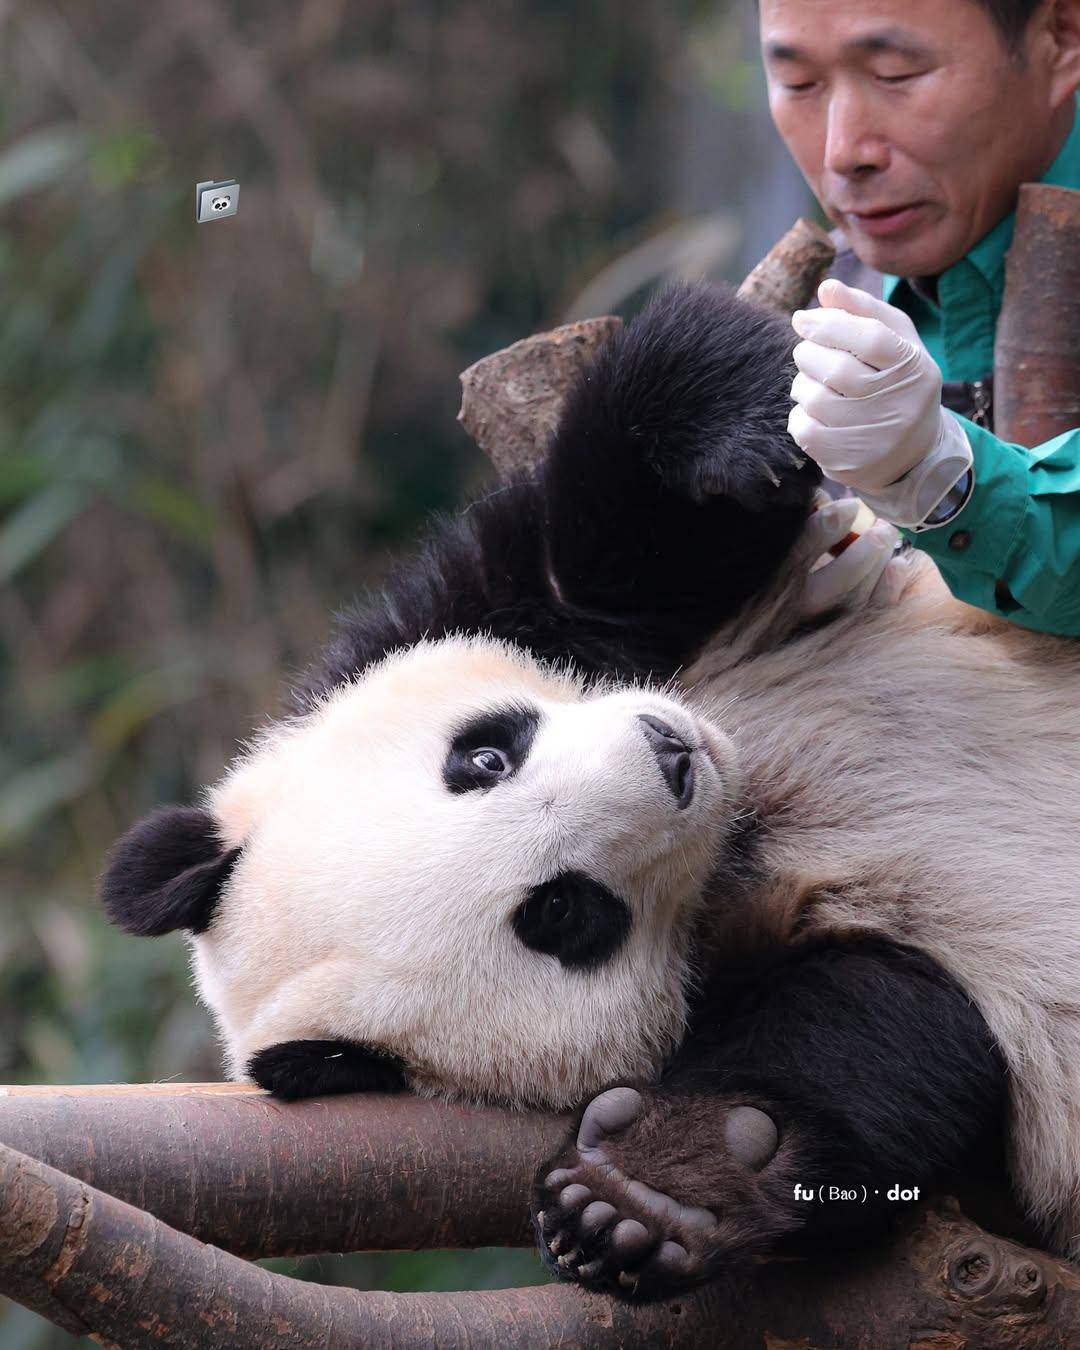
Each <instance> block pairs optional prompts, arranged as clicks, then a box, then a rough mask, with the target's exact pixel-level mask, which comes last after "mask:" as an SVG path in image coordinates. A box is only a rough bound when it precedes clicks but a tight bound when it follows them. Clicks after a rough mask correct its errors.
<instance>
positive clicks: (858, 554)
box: [803, 520, 900, 614]
mask: <svg viewBox="0 0 1080 1350" xmlns="http://www.w3.org/2000/svg"><path fill="white" fill-rule="evenodd" d="M899 538H900V534H899V531H898V530H896V529H894V528H893V526H892V525H889V524H887V523H886V522H885V521H883V520H879V521H877V522H876V523H875V524H874V525H873V527H872V528H871V529H869V530H867V532H866V533H865V534H862V535H860V536H859V538H858V539H856V540H855V542H854V543H853V544H852V545H851V546H850V547H849V548H847V549H846V550H845V551H844V552H843V553H842V554H841V555H840V557H839V558H834V559H833V561H832V562H829V563H826V564H825V566H824V567H819V568H818V570H817V571H816V572H811V574H810V575H809V577H807V579H806V587H805V589H804V591H803V609H804V612H805V613H806V614H818V613H820V612H821V611H822V610H825V609H829V608H831V607H832V606H833V605H836V604H838V603H840V602H844V603H846V604H853V605H860V604H865V602H866V601H867V600H868V599H869V598H870V595H871V593H872V592H873V590H874V588H875V587H876V586H877V584H878V582H879V581H880V579H881V576H882V573H883V572H884V571H885V568H886V567H887V566H888V564H889V560H890V558H891V557H892V555H893V549H894V548H895V547H896V541H897V540H898V539H899Z"/></svg>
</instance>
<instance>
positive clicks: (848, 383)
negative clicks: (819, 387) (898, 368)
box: [792, 342, 874, 398]
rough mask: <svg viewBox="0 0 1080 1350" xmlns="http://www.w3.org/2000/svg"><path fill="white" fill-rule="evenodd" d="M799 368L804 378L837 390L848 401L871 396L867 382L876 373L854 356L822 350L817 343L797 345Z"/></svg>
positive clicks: (796, 352)
mask: <svg viewBox="0 0 1080 1350" xmlns="http://www.w3.org/2000/svg"><path fill="white" fill-rule="evenodd" d="M792 356H793V357H794V359H795V364H796V366H798V368H799V370H800V371H801V372H802V373H803V374H804V375H809V377H810V378H811V379H812V380H817V382H818V383H819V384H823V385H825V387H826V388H827V389H833V390H835V391H836V393H838V394H843V396H844V397H845V398H861V397H862V396H863V395H864V394H866V393H868V392H871V391H870V390H868V388H867V379H868V377H870V376H872V375H873V373H874V372H872V371H871V369H870V367H869V366H868V365H867V364H866V362H865V361H860V360H859V358H858V357H857V356H852V355H851V353H850V352H838V351H836V350H835V348H833V347H821V346H819V345H818V344H817V343H816V342H799V343H796V346H795V350H794V351H793V352H792Z"/></svg>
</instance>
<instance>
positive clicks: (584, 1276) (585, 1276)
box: [577, 1257, 604, 1283]
mask: <svg viewBox="0 0 1080 1350" xmlns="http://www.w3.org/2000/svg"><path fill="white" fill-rule="evenodd" d="M603 1271H604V1258H603V1257H599V1258H598V1259H597V1260H595V1261H589V1262H588V1263H587V1264H586V1265H584V1266H578V1273H577V1274H578V1279H579V1280H581V1281H582V1282H583V1283H588V1282H589V1280H595V1279H596V1277H597V1275H601V1274H603Z"/></svg>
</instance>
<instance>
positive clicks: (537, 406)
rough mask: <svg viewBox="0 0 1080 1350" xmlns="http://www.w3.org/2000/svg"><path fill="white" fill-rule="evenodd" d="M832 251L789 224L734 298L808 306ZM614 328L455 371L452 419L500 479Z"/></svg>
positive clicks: (522, 348)
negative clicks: (457, 397)
mask: <svg viewBox="0 0 1080 1350" xmlns="http://www.w3.org/2000/svg"><path fill="white" fill-rule="evenodd" d="M835 252H836V250H835V249H834V248H833V244H832V240H831V239H830V238H829V236H828V235H827V234H826V233H825V232H824V230H821V229H819V228H818V227H817V226H816V225H812V224H811V223H810V222H809V221H808V220H797V221H796V222H795V224H794V225H793V226H792V227H791V229H790V230H788V232H787V234H785V235H784V237H783V238H782V239H781V240H780V241H779V242H778V243H776V244H774V245H773V247H772V248H771V249H770V250H769V252H768V254H767V255H766V256H765V257H764V258H763V259H762V260H761V262H759V263H758V265H757V266H756V267H755V268H754V270H753V271H752V272H751V273H750V275H749V276H748V277H747V278H746V280H745V281H744V282H743V283H742V285H741V286H740V287H739V294H740V295H741V296H743V297H744V298H745V299H747V300H753V301H756V302H757V303H758V304H763V305H769V306H770V307H772V308H774V309H779V310H781V311H782V312H783V313H785V314H790V313H791V312H792V311H793V310H796V309H799V308H801V307H802V306H803V305H805V304H807V303H808V302H809V301H810V299H811V297H812V296H813V294H814V292H815V291H816V290H817V286H818V283H819V282H820V281H821V279H822V277H823V276H824V275H825V273H826V272H827V271H828V270H829V265H830V264H831V262H832V260H833V257H834V256H835ZM621 327H622V320H621V319H619V318H616V317H613V316H612V315H607V316H605V317H604V318H600V319H586V320H584V321H582V322H580V323H571V324H566V325H564V326H563V327H562V328H555V329H553V330H552V331H551V332H550V333H537V334H536V335H535V336H534V337H529V338H525V339H524V340H523V341H521V342H515V343H514V345H513V346H512V347H507V348H505V349H504V350H503V351H501V352H495V354H494V355H492V356H485V357H484V359H483V360H482V361H477V362H476V364H475V365H472V366H470V367H469V368H468V370H466V371H464V372H463V374H462V376H461V387H462V398H461V411H460V412H459V413H458V421H459V422H460V423H461V424H462V426H464V428H465V430H466V431H467V432H468V433H469V435H470V436H471V437H472V438H473V440H474V441H475V442H476V443H477V445H478V446H479V447H480V449H481V450H483V452H484V454H485V455H487V457H488V458H489V459H490V460H491V462H492V463H493V464H494V465H495V468H496V469H497V470H498V472H499V474H500V475H501V476H502V477H504V478H505V477H508V476H509V475H511V474H515V473H530V472H531V471H532V470H533V469H535V468H536V466H537V465H538V464H539V463H540V461H541V460H542V459H543V457H544V455H545V453H546V451H547V447H548V444H549V443H550V441H551V437H552V435H553V434H554V432H555V428H556V427H557V426H558V424H559V415H560V413H561V412H562V405H563V399H564V398H565V397H566V392H567V390H568V389H569V388H570V387H571V385H572V384H573V382H574V381H575V380H576V379H577V378H578V376H579V375H580V374H581V373H582V371H583V370H584V369H585V367H586V366H587V365H588V363H589V361H590V360H591V359H592V356H593V354H594V353H595V352H596V350H597V348H598V347H600V346H601V345H602V344H603V343H604V342H606V341H607V340H608V338H609V337H611V335H612V334H613V333H616V332H618V330H619V328H621Z"/></svg>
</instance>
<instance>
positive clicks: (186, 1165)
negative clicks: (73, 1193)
mask: <svg viewBox="0 0 1080 1350" xmlns="http://www.w3.org/2000/svg"><path fill="white" fill-rule="evenodd" d="M0 1091H3V1092H5V1093H6V1095H0V1143H3V1144H5V1145H7V1146H8V1147H10V1148H14V1149H18V1150H20V1151H21V1152H23V1153H28V1154H30V1156H31V1157H34V1158H37V1159H39V1160H40V1161H41V1162H44V1163H47V1164H49V1165H50V1166H52V1167H56V1168H58V1169H59V1170H60V1171H62V1172H66V1173H69V1174H70V1175H71V1176H73V1177H77V1178H78V1179H79V1180H81V1181H84V1182H87V1183H88V1184H90V1185H92V1186H96V1187H99V1188H100V1189H101V1190H103V1191H107V1192H108V1194H109V1195H113V1196H116V1197H118V1198H119V1199H121V1200H125V1201H127V1202H128V1203H129V1204H133V1205H138V1206H139V1208H140V1209H145V1210H148V1211H149V1212H150V1213H151V1214H153V1215H155V1216H156V1217H157V1218H159V1219H161V1220H163V1221H164V1222H165V1223H167V1224H170V1225H172V1226H173V1227H174V1228H179V1229H181V1230H182V1231H183V1232H185V1233H191V1234H192V1235H194V1236H195V1237H198V1238H201V1239H202V1240H203V1241H205V1242H212V1243H214V1244H215V1246H218V1247H223V1248H225V1249H226V1250H227V1251H230V1252H233V1253H235V1254H236V1255H239V1256H250V1257H254V1256H295V1255H302V1254H305V1253H310V1252H326V1251H362V1250H364V1251H373V1250H380V1249H384V1250H425V1249H428V1248H436V1247H486V1246H531V1245H532V1235H531V1232H530V1229H529V1223H528V1203H529V1192H530V1187H531V1184H532V1179H533V1173H534V1171H535V1169H536V1168H537V1167H538V1166H539V1165H540V1163H541V1162H543V1160H544V1159H545V1158H549V1157H551V1155H552V1154H553V1153H555V1152H556V1150H557V1148H558V1147H559V1145H560V1144H561V1143H562V1140H563V1138H564V1137H565V1135H566V1131H567V1128H568V1123H567V1120H566V1118H564V1117H560V1116H552V1115H542V1114H539V1113H535V1114H534V1113H528V1114H525V1113H522V1112H515V1111H501V1110H496V1109H482V1108H479V1107H464V1106H451V1105H447V1104H446V1103H444V1102H434V1101H426V1100H424V1099H423V1098H420V1097H413V1096H408V1095H402V1096H377V1095H374V1094H373V1095H363V1096H345V1097H337V1098H323V1099H321V1100H317V1101H303V1102H295V1103H292V1104H290V1105H284V1104H283V1103H281V1102H277V1101H274V1099H273V1098H271V1097H269V1096H267V1095H266V1094H265V1093H262V1092H260V1091H259V1090H258V1089H253V1088H251V1087H249V1086H245V1085H243V1084H236V1083H212V1084H199V1083H192V1084H180V1083H167V1084H161V1085H150V1086H147V1087H143V1088H137V1087H136V1088H115V1087H102V1088H25V1089H5V1090H0Z"/></svg>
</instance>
